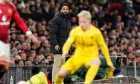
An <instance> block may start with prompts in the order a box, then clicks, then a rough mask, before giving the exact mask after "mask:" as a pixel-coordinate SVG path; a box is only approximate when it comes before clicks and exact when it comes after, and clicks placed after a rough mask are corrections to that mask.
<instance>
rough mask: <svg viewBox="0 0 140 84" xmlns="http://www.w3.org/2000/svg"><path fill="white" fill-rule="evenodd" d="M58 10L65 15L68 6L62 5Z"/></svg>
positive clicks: (67, 11)
mask: <svg viewBox="0 0 140 84" xmlns="http://www.w3.org/2000/svg"><path fill="white" fill-rule="evenodd" d="M60 11H61V12H62V13H64V14H65V15H66V14H68V13H69V7H68V6H63V7H62V8H61V10H60Z"/></svg>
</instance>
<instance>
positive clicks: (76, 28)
mask: <svg viewBox="0 0 140 84" xmlns="http://www.w3.org/2000/svg"><path fill="white" fill-rule="evenodd" d="M78 30H80V26H76V27H74V28H72V30H71V31H73V32H74V31H78Z"/></svg>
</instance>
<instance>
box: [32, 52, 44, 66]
mask: <svg viewBox="0 0 140 84" xmlns="http://www.w3.org/2000/svg"><path fill="white" fill-rule="evenodd" d="M41 60H42V59H41V55H39V54H38V55H36V57H35V60H34V62H33V64H34V65H40V64H41Z"/></svg>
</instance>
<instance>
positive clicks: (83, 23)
mask: <svg viewBox="0 0 140 84" xmlns="http://www.w3.org/2000/svg"><path fill="white" fill-rule="evenodd" d="M90 22H91V20H89V19H87V18H85V17H79V26H80V27H81V28H82V29H83V30H87V29H88V27H89V25H90Z"/></svg>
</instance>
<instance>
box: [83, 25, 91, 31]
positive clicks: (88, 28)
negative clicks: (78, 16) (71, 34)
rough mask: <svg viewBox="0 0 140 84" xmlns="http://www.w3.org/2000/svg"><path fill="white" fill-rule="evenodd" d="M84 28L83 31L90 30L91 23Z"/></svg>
mask: <svg viewBox="0 0 140 84" xmlns="http://www.w3.org/2000/svg"><path fill="white" fill-rule="evenodd" d="M82 30H83V31H88V30H90V25H89V26H88V27H86V28H82Z"/></svg>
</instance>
